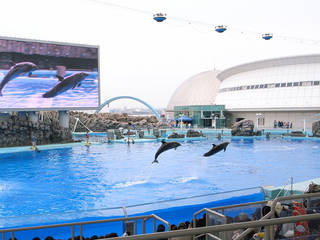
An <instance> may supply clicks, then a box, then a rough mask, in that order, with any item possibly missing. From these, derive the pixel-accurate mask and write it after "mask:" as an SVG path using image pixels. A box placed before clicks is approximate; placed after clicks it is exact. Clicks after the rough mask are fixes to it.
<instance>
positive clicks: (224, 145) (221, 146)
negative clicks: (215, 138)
mask: <svg viewBox="0 0 320 240" xmlns="http://www.w3.org/2000/svg"><path fill="white" fill-rule="evenodd" d="M228 144H229V142H223V143H221V144H219V145H215V144H212V146H213V147H212V148H211V149H210V151H209V152H207V153H205V154H203V156H205V157H209V156H211V155H213V154H216V153H217V152H220V151H221V150H222V149H223V150H224V151H226V149H227V146H228Z"/></svg>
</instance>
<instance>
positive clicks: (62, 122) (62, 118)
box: [59, 111, 69, 128]
mask: <svg viewBox="0 0 320 240" xmlns="http://www.w3.org/2000/svg"><path fill="white" fill-rule="evenodd" d="M59 126H60V127H62V128H69V114H68V112H67V111H59Z"/></svg>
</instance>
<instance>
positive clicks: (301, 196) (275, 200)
mask: <svg viewBox="0 0 320 240" xmlns="http://www.w3.org/2000/svg"><path fill="white" fill-rule="evenodd" d="M312 197H320V193H307V194H300V195H291V196H286V197H278V198H276V199H274V200H273V201H272V204H271V210H270V212H269V213H267V214H266V215H265V216H263V217H262V218H261V219H260V220H259V221H262V220H265V219H269V218H274V212H275V206H276V204H277V203H278V202H281V201H287V200H294V199H301V198H302V199H306V200H307V206H308V207H310V200H311V198H312ZM253 230H254V228H248V229H246V230H245V231H244V232H242V233H241V234H240V235H239V236H238V237H237V238H236V239H235V240H239V239H242V238H243V237H245V236H247V235H248V234H249V233H250V232H252V231H253ZM266 233H267V235H269V234H271V235H273V234H274V232H273V228H271V229H270V231H266ZM267 237H269V238H270V236H267ZM271 237H272V236H271Z"/></svg>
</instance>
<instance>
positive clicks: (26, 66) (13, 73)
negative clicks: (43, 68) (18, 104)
mask: <svg viewBox="0 0 320 240" xmlns="http://www.w3.org/2000/svg"><path fill="white" fill-rule="evenodd" d="M37 69H39V68H38V66H37V65H35V64H33V63H31V62H21V63H17V64H15V65H13V66H12V67H11V68H10V69H9V71H8V72H7V74H6V75H5V76H4V78H3V79H2V81H1V83H0V96H2V93H1V91H2V89H3V88H4V86H5V85H6V84H7V83H8V82H9V81H10V80H12V79H14V78H16V77H18V76H21V75H23V74H26V73H30V72H32V71H34V70H37Z"/></svg>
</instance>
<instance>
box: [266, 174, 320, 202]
mask: <svg viewBox="0 0 320 240" xmlns="http://www.w3.org/2000/svg"><path fill="white" fill-rule="evenodd" d="M310 183H315V184H320V178H314V179H310V180H307V181H303V182H297V183H293V184H292V187H291V184H290V183H289V184H287V185H283V186H278V187H274V186H265V187H263V190H264V192H265V195H266V198H267V199H274V198H275V197H276V196H277V195H279V196H288V195H290V194H291V191H292V194H303V193H304V192H305V191H306V190H307V189H308V186H309V184H310ZM280 192H281V193H280ZM279 193H280V194H279Z"/></svg>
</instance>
